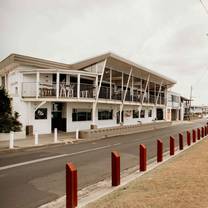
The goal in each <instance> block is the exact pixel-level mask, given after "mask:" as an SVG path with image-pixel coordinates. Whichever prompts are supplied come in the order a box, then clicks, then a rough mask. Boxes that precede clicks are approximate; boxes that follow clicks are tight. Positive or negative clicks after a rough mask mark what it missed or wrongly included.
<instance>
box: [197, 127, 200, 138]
mask: <svg viewBox="0 0 208 208" xmlns="http://www.w3.org/2000/svg"><path fill="white" fill-rule="evenodd" d="M200 137H201V132H200V128H197V139H198V140H200Z"/></svg>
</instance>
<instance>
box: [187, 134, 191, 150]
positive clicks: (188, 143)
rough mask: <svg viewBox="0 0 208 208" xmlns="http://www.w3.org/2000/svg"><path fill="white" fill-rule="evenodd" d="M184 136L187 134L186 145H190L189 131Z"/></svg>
mask: <svg viewBox="0 0 208 208" xmlns="http://www.w3.org/2000/svg"><path fill="white" fill-rule="evenodd" d="M186 136H187V145H188V146H190V145H191V133H190V132H189V131H187V132H186Z"/></svg>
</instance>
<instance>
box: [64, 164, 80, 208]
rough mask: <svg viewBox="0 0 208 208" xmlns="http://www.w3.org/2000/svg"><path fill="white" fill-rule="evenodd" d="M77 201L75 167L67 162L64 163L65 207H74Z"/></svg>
mask: <svg viewBox="0 0 208 208" xmlns="http://www.w3.org/2000/svg"><path fill="white" fill-rule="evenodd" d="M77 203H78V201H77V169H76V167H75V165H74V164H73V163H71V162H69V163H67V164H66V208H75V207H77Z"/></svg>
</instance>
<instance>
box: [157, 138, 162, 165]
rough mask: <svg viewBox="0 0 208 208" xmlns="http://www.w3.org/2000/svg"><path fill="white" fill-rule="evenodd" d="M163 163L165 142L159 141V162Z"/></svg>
mask: <svg viewBox="0 0 208 208" xmlns="http://www.w3.org/2000/svg"><path fill="white" fill-rule="evenodd" d="M162 161H163V142H162V141H161V140H160V139H158V140H157V162H162Z"/></svg>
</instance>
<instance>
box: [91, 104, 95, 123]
mask: <svg viewBox="0 0 208 208" xmlns="http://www.w3.org/2000/svg"><path fill="white" fill-rule="evenodd" d="M95 117H96V103H95V102H93V103H92V124H93V125H95V123H96V122H95Z"/></svg>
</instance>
